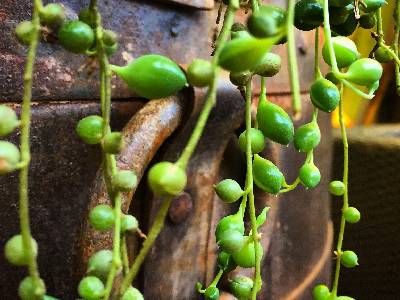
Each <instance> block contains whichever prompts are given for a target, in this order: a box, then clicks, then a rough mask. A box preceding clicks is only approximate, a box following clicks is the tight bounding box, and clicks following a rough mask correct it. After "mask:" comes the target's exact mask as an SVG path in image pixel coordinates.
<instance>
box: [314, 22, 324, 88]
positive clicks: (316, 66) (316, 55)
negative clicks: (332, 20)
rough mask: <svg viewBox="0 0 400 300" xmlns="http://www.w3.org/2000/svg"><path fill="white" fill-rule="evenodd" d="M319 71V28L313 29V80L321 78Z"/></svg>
mask: <svg viewBox="0 0 400 300" xmlns="http://www.w3.org/2000/svg"><path fill="white" fill-rule="evenodd" d="M321 77H322V74H321V70H320V69H319V27H317V28H315V40H314V80H317V79H318V78H321Z"/></svg>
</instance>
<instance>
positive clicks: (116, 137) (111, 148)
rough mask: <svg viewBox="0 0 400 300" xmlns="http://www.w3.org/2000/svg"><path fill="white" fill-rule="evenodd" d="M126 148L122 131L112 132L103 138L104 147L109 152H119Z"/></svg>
mask: <svg viewBox="0 0 400 300" xmlns="http://www.w3.org/2000/svg"><path fill="white" fill-rule="evenodd" d="M123 148H124V139H123V137H122V133H121V132H110V133H108V134H107V135H106V136H105V137H104V140H103V149H104V151H105V152H107V153H111V154H118V153H119V152H121V150H122V149H123Z"/></svg>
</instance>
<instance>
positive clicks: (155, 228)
mask: <svg viewBox="0 0 400 300" xmlns="http://www.w3.org/2000/svg"><path fill="white" fill-rule="evenodd" d="M235 11H236V8H235V7H233V6H232V5H231V4H230V5H229V6H228V8H227V10H226V13H225V16H224V21H223V25H222V28H221V31H220V34H219V36H218V38H217V40H216V48H215V51H214V56H213V59H212V65H213V69H214V74H213V78H212V81H211V84H210V86H209V89H208V94H207V98H206V100H205V103H204V106H203V108H202V110H201V112H200V115H199V118H198V120H197V123H196V126H195V128H194V130H193V132H192V134H191V136H190V138H189V141H188V143H187V144H186V146H185V148H184V149H183V151H182V153H181V155H180V157H179V158H178V160H177V161H176V163H175V164H176V165H177V166H178V167H180V168H182V169H186V167H187V164H188V162H189V160H190V157H191V156H192V154H193V152H194V150H195V148H196V146H197V144H198V142H199V140H200V137H201V135H202V133H203V131H204V127H205V125H206V122H207V119H208V117H209V115H210V112H211V110H212V108H213V107H214V106H215V103H216V96H217V82H218V71H219V67H218V59H219V55H220V53H221V50H222V48H223V46H224V45H225V42H226V41H227V39H228V37H229V33H230V29H231V27H232V24H233V21H234V15H235ZM171 201H172V198H166V199H164V200H163V202H162V204H161V208H160V209H159V211H158V212H157V215H156V217H155V220H154V223H153V225H152V227H151V228H150V231H149V233H148V235H147V239H146V240H145V241H144V243H143V246H142V248H141V249H140V251H139V254H138V255H137V256H136V258H135V260H134V262H133V265H132V267H131V268H130V269H129V272H128V273H127V275H126V276H125V278H124V279H123V281H122V283H121V287H120V295H122V294H123V293H124V292H125V291H126V290H127V289H128V287H129V286H130V285H131V283H132V281H133V280H134V279H135V277H136V275H137V273H138V272H139V269H140V267H141V265H142V263H143V261H144V259H145V257H146V255H147V253H148V252H149V250H150V248H151V246H152V245H153V243H154V241H155V240H156V238H157V236H158V234H159V233H160V231H161V230H162V228H163V226H164V221H165V218H166V215H167V213H168V208H169V206H170V204H171Z"/></svg>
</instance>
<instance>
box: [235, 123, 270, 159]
mask: <svg viewBox="0 0 400 300" xmlns="http://www.w3.org/2000/svg"><path fill="white" fill-rule="evenodd" d="M250 145H251V152H252V153H253V154H257V153H260V152H261V151H263V150H264V148H265V137H264V134H263V133H262V131H261V130H259V129H256V128H250ZM239 147H240V149H241V150H242V151H243V152H246V151H247V149H246V148H247V147H246V130H245V131H243V132H242V133H241V134H240V135H239Z"/></svg>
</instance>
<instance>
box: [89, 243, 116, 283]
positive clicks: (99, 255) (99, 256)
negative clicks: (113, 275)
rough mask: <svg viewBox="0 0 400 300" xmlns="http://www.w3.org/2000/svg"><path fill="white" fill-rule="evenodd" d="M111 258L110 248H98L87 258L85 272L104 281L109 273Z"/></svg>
mask: <svg viewBox="0 0 400 300" xmlns="http://www.w3.org/2000/svg"><path fill="white" fill-rule="evenodd" d="M112 260H113V252H112V251H111V250H100V251H98V252H96V253H95V254H93V255H92V256H91V257H90V258H89V261H88V269H87V271H86V273H88V274H90V275H92V276H96V277H98V278H100V279H101V280H103V281H105V280H107V276H108V274H109V273H110V270H111V266H112Z"/></svg>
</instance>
